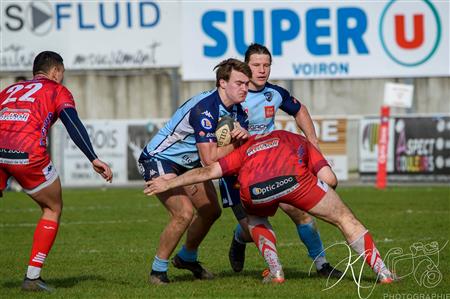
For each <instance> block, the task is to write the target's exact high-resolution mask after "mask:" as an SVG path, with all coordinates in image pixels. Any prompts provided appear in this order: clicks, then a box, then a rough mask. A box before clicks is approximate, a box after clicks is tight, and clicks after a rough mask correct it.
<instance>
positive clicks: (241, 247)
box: [219, 176, 253, 272]
mask: <svg viewBox="0 0 450 299" xmlns="http://www.w3.org/2000/svg"><path fill="white" fill-rule="evenodd" d="M219 187H220V195H221V198H222V206H223V208H231V209H232V211H233V214H234V216H235V217H236V220H237V221H238V224H237V225H236V228H235V229H234V232H233V237H232V238H231V245H230V249H229V250H228V259H229V261H230V265H231V268H232V269H233V271H234V272H240V271H242V269H243V268H244V263H245V248H246V243H250V242H253V240H252V237H251V236H250V232H249V230H248V221H247V214H246V212H245V210H244V208H243V207H242V204H241V199H240V194H239V186H238V182H237V178H236V177H235V176H227V177H223V178H221V179H219Z"/></svg>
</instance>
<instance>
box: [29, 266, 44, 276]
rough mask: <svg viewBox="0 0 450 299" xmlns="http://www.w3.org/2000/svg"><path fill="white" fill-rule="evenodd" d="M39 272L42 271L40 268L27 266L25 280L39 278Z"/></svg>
mask: <svg viewBox="0 0 450 299" xmlns="http://www.w3.org/2000/svg"><path fill="white" fill-rule="evenodd" d="M41 270H42V268H38V267H34V266H28V270H27V278H29V279H36V278H39V277H40V276H41Z"/></svg>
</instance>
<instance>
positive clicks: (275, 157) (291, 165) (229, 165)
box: [144, 131, 396, 283]
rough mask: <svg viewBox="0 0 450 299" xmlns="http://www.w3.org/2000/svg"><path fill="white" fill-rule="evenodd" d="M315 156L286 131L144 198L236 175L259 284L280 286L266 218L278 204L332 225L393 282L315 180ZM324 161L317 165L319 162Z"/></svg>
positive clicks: (362, 234) (352, 221)
mask: <svg viewBox="0 0 450 299" xmlns="http://www.w3.org/2000/svg"><path fill="white" fill-rule="evenodd" d="M312 154H314V155H321V154H320V152H318V150H317V149H316V148H315V147H314V146H313V145H312V144H311V143H310V142H309V141H307V140H306V139H305V138H304V137H303V136H300V135H297V134H294V133H290V132H287V131H273V132H271V133H266V134H262V135H254V136H252V137H250V138H249V139H248V141H247V142H246V143H245V144H244V145H242V146H241V147H239V148H238V149H236V150H234V151H233V152H232V153H231V154H229V155H227V156H226V157H224V158H220V159H219V160H218V162H215V163H213V164H211V165H209V166H207V167H204V168H199V169H194V170H191V171H189V172H186V173H185V174H183V175H181V176H179V177H176V178H172V179H170V180H167V179H165V178H157V179H155V180H152V181H149V182H147V188H146V189H145V191H144V192H145V193H146V194H147V195H152V194H155V193H159V192H165V191H166V190H169V189H171V188H175V187H179V186H184V185H189V184H193V183H198V182H201V181H205V180H210V179H215V178H219V177H221V176H223V175H238V181H239V184H240V195H241V200H242V204H243V207H244V209H245V211H246V212H247V217H248V225H249V229H250V234H251V236H252V239H253V241H254V243H255V244H256V247H257V248H258V250H259V251H260V253H261V255H262V256H263V258H264V259H265V261H266V263H267V265H268V267H269V270H268V271H264V273H263V275H264V279H263V282H265V283H268V282H273V283H282V282H284V273H283V268H282V266H281V264H280V261H279V258H278V253H277V248H276V236H275V233H274V231H273V229H272V227H271V225H270V223H269V221H268V219H267V217H269V216H273V215H274V214H275V212H276V210H277V208H278V205H279V204H280V203H286V204H290V205H293V206H295V207H296V208H298V209H302V210H305V211H308V212H309V213H310V214H312V215H314V216H317V217H319V218H321V219H323V220H325V221H327V222H329V223H331V224H333V225H335V226H337V227H338V228H339V229H340V230H341V232H342V234H343V235H344V237H345V239H346V240H347V243H348V244H349V246H350V247H351V248H352V249H353V250H354V251H356V252H357V253H358V255H360V256H361V257H363V258H364V260H365V262H366V263H367V264H368V265H369V266H370V267H371V268H372V270H373V271H374V272H375V274H377V278H378V279H379V281H380V282H381V283H391V282H393V281H394V280H395V279H396V277H395V276H394V275H393V274H392V273H391V272H390V270H389V269H388V268H387V267H386V265H385V264H384V262H383V260H382V259H381V256H380V253H379V252H378V250H377V248H376V246H375V244H374V242H373V240H372V236H371V234H370V233H369V232H368V230H367V229H366V228H365V227H364V226H363V225H362V223H361V222H360V221H359V220H358V219H357V218H356V217H355V216H354V215H353V213H352V212H351V211H350V209H349V208H348V207H347V206H346V205H345V204H344V203H343V202H342V200H341V199H340V198H339V196H338V194H337V193H336V192H335V191H334V190H333V189H331V188H329V187H328V185H327V184H325V183H323V182H322V181H321V180H320V179H318V178H317V177H316V176H315V175H314V174H313V173H312V172H311V169H312V168H314V167H317V165H313V164H312V163H310V161H309V158H310V156H311V155H312ZM324 161H325V159H324V158H323V157H322V161H318V162H316V163H323V162H324Z"/></svg>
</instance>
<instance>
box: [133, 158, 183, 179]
mask: <svg viewBox="0 0 450 299" xmlns="http://www.w3.org/2000/svg"><path fill="white" fill-rule="evenodd" d="M138 169H139V172H140V174H141V176H142V177H143V178H144V180H145V181H150V180H151V179H153V178H157V177H159V176H162V175H164V174H168V173H174V174H176V175H180V174H182V173H185V172H186V171H188V170H189V169H187V168H185V167H183V166H180V165H178V164H176V163H174V162H172V161H170V160H165V159H160V158H156V157H148V158H147V157H143V156H141V157H140V158H139V161H138Z"/></svg>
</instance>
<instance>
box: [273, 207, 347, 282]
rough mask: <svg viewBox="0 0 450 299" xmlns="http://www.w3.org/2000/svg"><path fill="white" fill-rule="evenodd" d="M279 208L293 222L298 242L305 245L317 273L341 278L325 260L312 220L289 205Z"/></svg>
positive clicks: (317, 232) (321, 244)
mask: <svg viewBox="0 0 450 299" xmlns="http://www.w3.org/2000/svg"><path fill="white" fill-rule="evenodd" d="M279 206H280V208H281V209H282V210H283V211H284V212H285V213H286V214H287V215H288V216H289V217H290V218H291V220H292V221H293V222H294V224H295V226H296V228H297V233H298V236H299V238H300V240H301V241H302V242H303V243H304V244H305V246H306V249H307V250H308V255H309V257H311V259H312V260H313V261H314V265H315V266H316V270H317V273H318V274H319V275H320V276H322V277H335V278H339V277H341V276H342V274H343V273H342V272H341V271H339V270H337V269H335V268H334V267H333V266H331V265H330V263H329V262H328V261H327V259H326V256H325V251H324V247H323V243H322V240H321V238H320V233H319V230H318V229H317V226H316V222H315V220H314V218H313V217H311V215H309V214H308V213H306V212H304V211H302V210H300V209H298V208H296V207H293V206H291V205H289V204H285V203H280V205H279Z"/></svg>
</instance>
